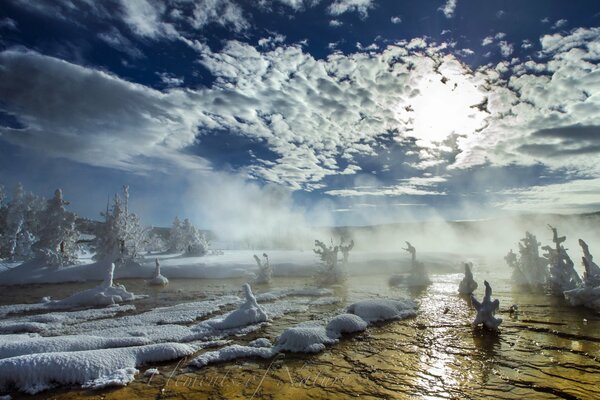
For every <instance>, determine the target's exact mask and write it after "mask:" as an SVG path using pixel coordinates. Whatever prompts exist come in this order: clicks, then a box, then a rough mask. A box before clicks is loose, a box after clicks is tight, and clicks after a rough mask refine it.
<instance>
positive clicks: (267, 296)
mask: <svg viewBox="0 0 600 400" xmlns="http://www.w3.org/2000/svg"><path fill="white" fill-rule="evenodd" d="M333 293H334V292H333V290H331V289H327V288H318V287H310V286H309V287H303V288H290V289H274V290H271V291H269V292H265V293H260V294H257V295H256V300H258V301H275V300H279V299H282V298H284V297H289V296H298V297H300V296H302V297H320V296H331V295H333Z"/></svg>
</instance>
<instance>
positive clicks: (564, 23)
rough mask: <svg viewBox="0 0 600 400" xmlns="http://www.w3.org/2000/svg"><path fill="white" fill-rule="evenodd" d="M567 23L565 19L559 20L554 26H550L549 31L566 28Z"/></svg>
mask: <svg viewBox="0 0 600 400" xmlns="http://www.w3.org/2000/svg"><path fill="white" fill-rule="evenodd" d="M568 23H569V21H567V20H566V19H559V20H557V21H556V22H555V23H554V24H552V26H551V27H550V29H560V28H563V27H565V26H567V24H568Z"/></svg>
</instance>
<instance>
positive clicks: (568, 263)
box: [542, 225, 582, 296]
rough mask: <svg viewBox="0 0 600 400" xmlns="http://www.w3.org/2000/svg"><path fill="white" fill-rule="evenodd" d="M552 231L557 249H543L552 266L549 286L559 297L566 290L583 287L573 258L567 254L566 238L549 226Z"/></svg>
mask: <svg viewBox="0 0 600 400" xmlns="http://www.w3.org/2000/svg"><path fill="white" fill-rule="evenodd" d="M548 227H549V228H550V230H551V231H552V234H553V237H552V241H553V242H554V245H555V247H554V248H552V247H550V246H544V247H543V248H542V249H543V250H546V254H544V257H545V258H546V259H547V260H548V264H549V265H550V274H549V275H548V286H549V289H550V290H551V291H552V292H553V293H554V294H557V295H560V296H562V295H563V292H564V291H566V290H571V289H575V288H576V287H578V286H580V285H581V283H582V282H581V278H580V277H579V274H577V271H575V264H574V263H573V261H572V260H571V257H569V255H568V254H567V250H566V249H565V248H564V246H563V245H562V243H563V242H564V241H565V240H567V238H566V236H561V237H559V236H558V231H557V229H556V228H554V227H552V226H550V225H548Z"/></svg>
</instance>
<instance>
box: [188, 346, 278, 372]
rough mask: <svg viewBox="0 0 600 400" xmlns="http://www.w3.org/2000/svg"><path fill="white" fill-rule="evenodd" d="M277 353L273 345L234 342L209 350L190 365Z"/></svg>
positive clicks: (263, 356) (202, 364)
mask: <svg viewBox="0 0 600 400" xmlns="http://www.w3.org/2000/svg"><path fill="white" fill-rule="evenodd" d="M274 355H275V352H274V350H273V349H272V348H271V347H253V346H241V345H239V344H234V345H231V346H227V347H224V348H222V349H219V350H215V351H209V352H206V353H204V354H201V355H199V356H198V357H196V358H194V359H193V360H192V361H191V362H190V365H192V366H194V367H198V368H200V367H204V366H205V365H208V364H213V363H217V362H223V361H230V360H235V359H238V358H244V357H261V358H271V357H273V356H274Z"/></svg>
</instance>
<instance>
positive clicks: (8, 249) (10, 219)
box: [0, 183, 43, 260]
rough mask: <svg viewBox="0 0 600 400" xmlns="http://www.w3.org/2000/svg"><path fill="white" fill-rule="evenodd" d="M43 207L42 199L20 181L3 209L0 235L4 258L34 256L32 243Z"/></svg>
mask: <svg viewBox="0 0 600 400" xmlns="http://www.w3.org/2000/svg"><path fill="white" fill-rule="evenodd" d="M42 209H43V202H42V201H41V199H39V198H38V197H36V196H34V195H33V194H31V193H26V192H25V190H24V188H23V185H21V183H18V184H17V185H16V187H15V190H14V192H13V196H12V198H11V200H10V202H9V203H8V204H7V205H6V207H5V208H4V210H3V215H2V217H3V225H2V232H1V237H0V254H1V255H2V257H3V258H10V259H18V260H25V259H28V258H31V257H32V256H33V252H32V250H31V245H32V244H33V243H34V242H35V235H36V233H37V230H38V229H39V223H38V220H37V218H38V214H39V212H40V211H41V210H42Z"/></svg>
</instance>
